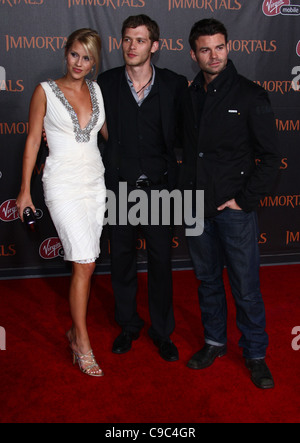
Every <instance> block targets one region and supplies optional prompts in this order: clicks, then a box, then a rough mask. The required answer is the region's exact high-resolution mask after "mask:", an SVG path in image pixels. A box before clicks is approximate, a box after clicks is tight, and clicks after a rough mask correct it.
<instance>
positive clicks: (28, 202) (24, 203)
mask: <svg viewBox="0 0 300 443" xmlns="http://www.w3.org/2000/svg"><path fill="white" fill-rule="evenodd" d="M16 206H17V209H18V212H19V216H20V219H21V220H22V222H24V217H23V212H24V209H25V208H28V207H29V208H31V209H32V210H33V212H34V213H35V212H36V210H35V206H34V204H33V203H32V199H31V195H30V194H28V193H25V192H22V191H21V192H20V194H19V196H18V198H17V200H16Z"/></svg>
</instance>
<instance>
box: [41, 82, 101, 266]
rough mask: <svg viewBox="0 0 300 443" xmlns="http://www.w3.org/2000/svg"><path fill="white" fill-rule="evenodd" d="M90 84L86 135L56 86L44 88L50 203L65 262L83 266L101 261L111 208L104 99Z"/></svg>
mask: <svg viewBox="0 0 300 443" xmlns="http://www.w3.org/2000/svg"><path fill="white" fill-rule="evenodd" d="M86 83H87V86H88V88H89V91H90V96H91V102H92V106H93V113H92V116H91V119H90V122H89V123H88V125H87V126H86V127H85V128H84V129H81V128H80V125H79V122H78V118H77V115H76V113H75V111H74V109H73V108H72V106H71V105H70V104H69V102H68V101H67V99H66V97H65V96H64V94H63V92H62V91H61V90H60V89H59V87H58V85H57V84H56V82H54V81H53V80H49V81H48V82H44V83H41V86H42V87H43V89H44V91H45V93H46V97H47V113H46V116H45V119H44V128H45V131H46V136H47V143H48V146H49V156H48V157H47V160H46V164H45V169H44V173H43V186H44V195H45V202H46V205H47V207H48V209H49V212H50V215H51V218H52V220H53V223H54V225H55V228H56V230H57V233H58V236H59V238H60V241H61V243H62V245H63V249H64V258H65V260H66V261H72V262H77V263H92V262H94V261H95V260H96V259H97V258H98V257H99V255H100V237H101V233H102V227H103V219H104V214H105V202H106V189H105V183H104V166H103V163H102V158H101V154H100V151H99V148H98V137H97V135H98V132H99V131H100V130H101V128H102V126H103V124H104V122H105V110H104V104H103V98H102V93H101V90H100V88H99V86H98V84H97V83H95V82H92V81H90V80H86Z"/></svg>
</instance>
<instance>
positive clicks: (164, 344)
mask: <svg viewBox="0 0 300 443" xmlns="http://www.w3.org/2000/svg"><path fill="white" fill-rule="evenodd" d="M153 343H154V344H155V346H157V347H158V350H159V355H160V356H161V358H163V359H164V360H165V361H168V362H174V361H178V360H179V353H178V349H177V348H176V346H175V345H174V343H173V342H171V340H163V339H154V340H153Z"/></svg>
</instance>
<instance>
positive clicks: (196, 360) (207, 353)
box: [187, 343, 227, 369]
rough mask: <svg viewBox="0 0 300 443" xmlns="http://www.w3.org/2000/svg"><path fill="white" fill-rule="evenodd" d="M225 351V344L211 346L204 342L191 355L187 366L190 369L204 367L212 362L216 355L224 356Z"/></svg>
mask: <svg viewBox="0 0 300 443" xmlns="http://www.w3.org/2000/svg"><path fill="white" fill-rule="evenodd" d="M226 353H227V346H226V345H224V346H212V345H208V344H207V343H206V344H205V346H204V348H203V349H201V350H200V351H199V352H197V354H195V355H194V357H192V359H191V360H190V361H189V362H188V364H187V366H188V368H191V369H205V368H208V367H209V366H211V365H212V364H213V362H214V361H215V359H216V358H217V357H224V355H226Z"/></svg>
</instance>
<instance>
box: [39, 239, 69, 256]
mask: <svg viewBox="0 0 300 443" xmlns="http://www.w3.org/2000/svg"><path fill="white" fill-rule="evenodd" d="M39 252H40V256H41V257H42V258H43V259H45V260H51V259H53V258H57V257H63V256H64V250H63V247H62V244H61V242H60V240H59V238H57V237H55V238H53V237H52V238H47V239H46V240H45V241H43V243H42V244H41V246H40V251H39Z"/></svg>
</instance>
